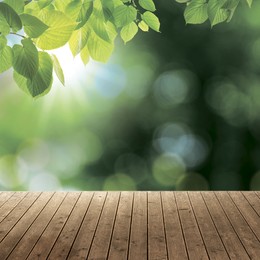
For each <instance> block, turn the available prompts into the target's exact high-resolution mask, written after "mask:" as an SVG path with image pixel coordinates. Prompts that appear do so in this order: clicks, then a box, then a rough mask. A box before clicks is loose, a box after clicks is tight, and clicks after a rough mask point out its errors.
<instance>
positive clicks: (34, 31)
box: [20, 14, 49, 38]
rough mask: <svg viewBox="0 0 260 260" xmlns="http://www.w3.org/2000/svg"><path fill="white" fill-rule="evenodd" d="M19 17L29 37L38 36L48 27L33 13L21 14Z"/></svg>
mask: <svg viewBox="0 0 260 260" xmlns="http://www.w3.org/2000/svg"><path fill="white" fill-rule="evenodd" d="M20 18H21V20H22V23H23V25H24V31H25V33H26V34H27V35H28V36H29V37H31V38H38V37H39V36H41V35H42V34H43V33H44V32H45V31H46V30H47V29H48V28H49V27H48V26H47V25H46V24H45V23H43V22H42V21H41V20H39V19H38V18H37V17H35V16H33V15H30V14H21V15H20Z"/></svg>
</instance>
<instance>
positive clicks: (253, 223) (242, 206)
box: [229, 192, 260, 255]
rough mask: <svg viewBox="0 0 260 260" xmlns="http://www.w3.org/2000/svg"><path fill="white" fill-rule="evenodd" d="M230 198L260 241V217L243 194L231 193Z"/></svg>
mask: <svg viewBox="0 0 260 260" xmlns="http://www.w3.org/2000/svg"><path fill="white" fill-rule="evenodd" d="M229 196H230V197H231V198H232V200H233V202H234V203H235V204H236V206H237V208H238V209H239V211H240V213H241V214H242V215H243V217H244V219H245V220H246V222H247V224H248V225H249V226H250V227H251V229H252V231H253V233H254V234H255V236H256V237H257V238H258V240H259V241H260V217H259V216H258V215H257V213H256V212H255V211H254V209H253V208H252V207H251V205H250V204H249V202H248V201H247V200H246V199H245V197H244V196H243V195H242V193H241V192H229ZM259 204H260V203H259ZM259 255H260V242H259Z"/></svg>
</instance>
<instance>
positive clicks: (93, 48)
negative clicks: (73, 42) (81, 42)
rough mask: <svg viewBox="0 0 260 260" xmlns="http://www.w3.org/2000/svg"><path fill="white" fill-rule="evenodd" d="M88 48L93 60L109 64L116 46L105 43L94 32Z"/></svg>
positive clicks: (91, 34)
mask: <svg viewBox="0 0 260 260" xmlns="http://www.w3.org/2000/svg"><path fill="white" fill-rule="evenodd" d="M87 47H88V50H89V54H90V56H91V58H92V59H94V60H96V61H100V62H107V61H108V59H109V58H110V56H111V54H112V52H113V50H114V44H112V43H109V42H107V41H104V40H103V39H101V38H100V37H99V36H98V35H97V34H96V33H95V32H94V31H92V32H91V33H90V36H89V39H88V42H87Z"/></svg>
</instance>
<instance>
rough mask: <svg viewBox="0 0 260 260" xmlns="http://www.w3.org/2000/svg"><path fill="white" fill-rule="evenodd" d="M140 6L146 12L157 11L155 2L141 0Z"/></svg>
mask: <svg viewBox="0 0 260 260" xmlns="http://www.w3.org/2000/svg"><path fill="white" fill-rule="evenodd" d="M139 5H140V6H141V7H142V8H144V9H145V10H148V11H151V12H154V11H155V10H156V8H155V4H154V2H153V0H139Z"/></svg>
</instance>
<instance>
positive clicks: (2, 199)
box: [0, 192, 14, 211]
mask: <svg viewBox="0 0 260 260" xmlns="http://www.w3.org/2000/svg"><path fill="white" fill-rule="evenodd" d="M13 195H14V192H1V194H0V211H1V207H2V206H3V205H4V204H5V203H6V202H7V201H8V200H9V199H10V198H11V197H12V196H13Z"/></svg>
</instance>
